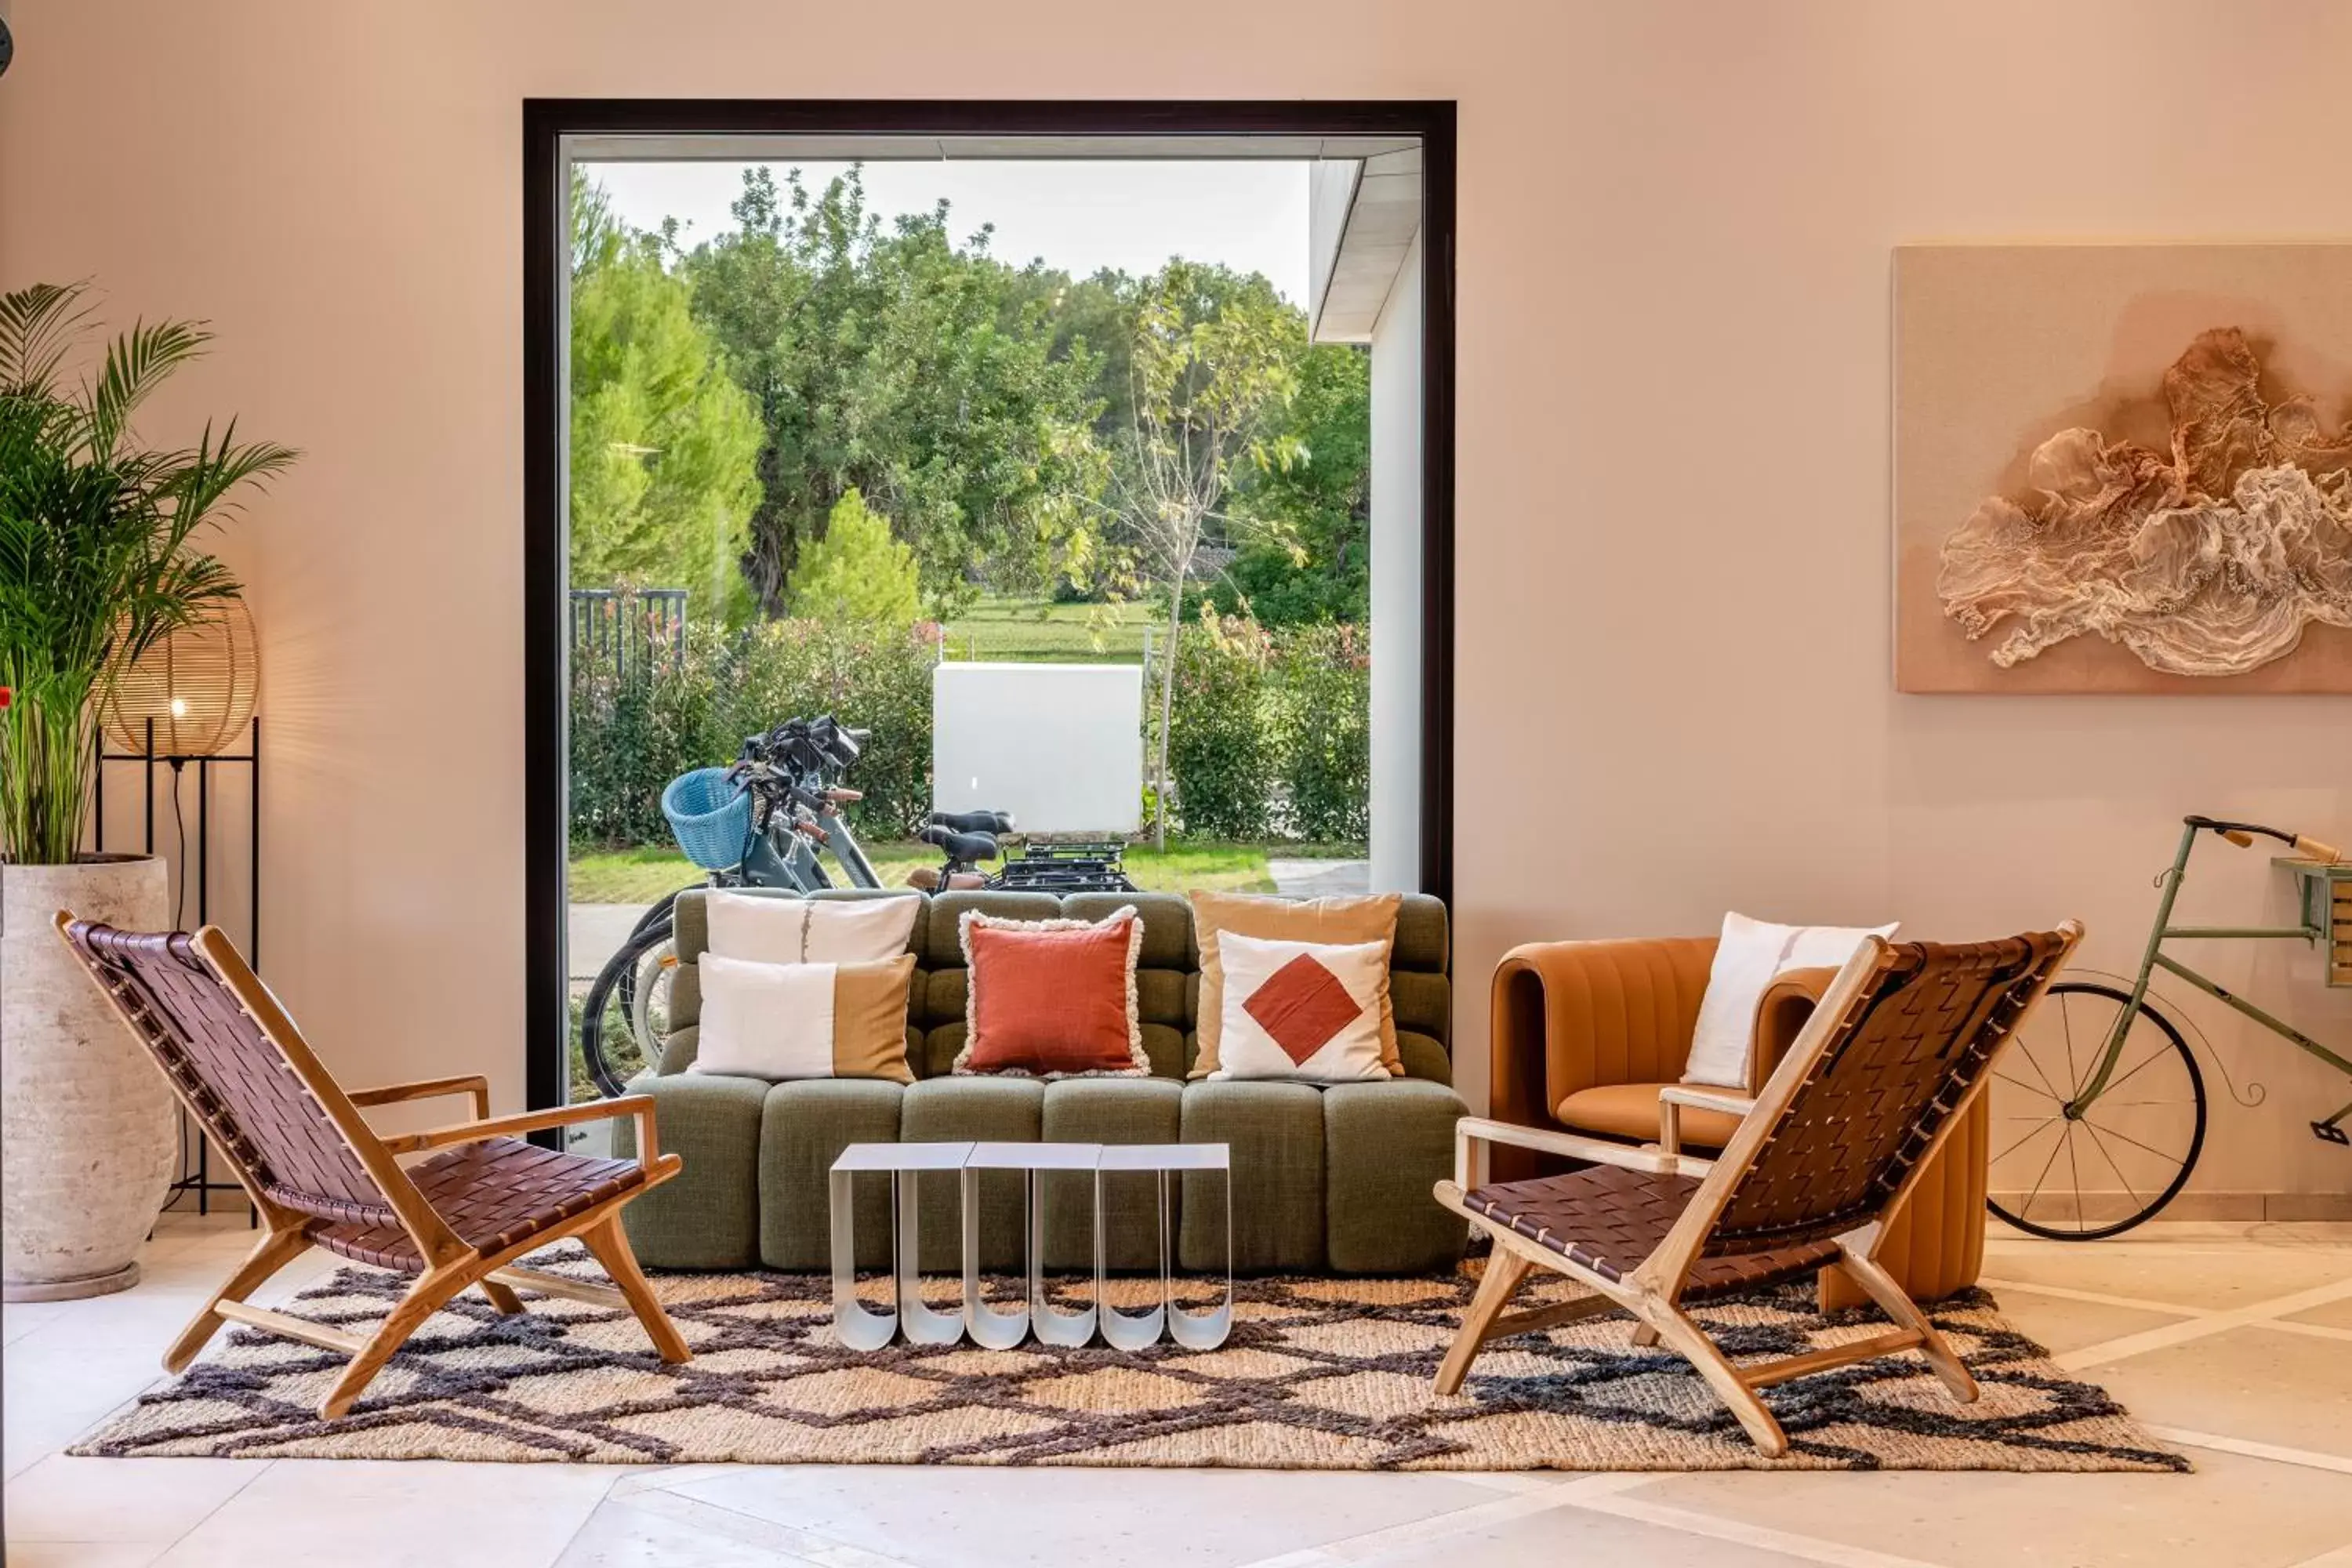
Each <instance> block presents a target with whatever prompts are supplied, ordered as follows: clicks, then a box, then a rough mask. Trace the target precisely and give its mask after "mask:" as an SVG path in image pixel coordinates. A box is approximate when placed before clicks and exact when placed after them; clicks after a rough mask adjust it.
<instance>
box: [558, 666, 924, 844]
mask: <svg viewBox="0 0 2352 1568" xmlns="http://www.w3.org/2000/svg"><path fill="white" fill-rule="evenodd" d="M937 641H938V628H937V627H936V626H917V627H914V628H912V629H908V628H898V629H887V628H877V627H849V626H822V625H819V624H818V623H816V622H814V621H769V622H764V623H761V624H760V625H758V626H752V627H751V628H749V629H747V630H744V631H741V632H728V631H725V630H723V629H721V628H718V627H711V626H697V627H694V628H692V629H690V630H689V631H688V634H687V636H686V638H685V640H684V643H683V645H682V646H680V647H676V648H658V649H656V650H654V652H653V653H652V655H651V657H649V658H632V659H631V661H630V662H629V664H628V667H627V668H626V670H625V672H616V671H615V670H614V668H612V667H611V666H610V665H598V664H592V663H589V662H587V661H585V660H583V661H581V662H578V663H575V664H574V666H573V667H572V748H571V749H572V837H574V838H575V839H577V840H579V841H581V842H583V843H593V844H604V845H632V844H658V843H661V842H663V841H665V840H667V838H668V837H669V824H668V823H667V821H666V820H665V819H664V818H663V816H662V814H661V792H662V790H663V788H664V787H665V786H666V785H667V784H668V783H669V781H670V780H671V779H673V778H676V777H677V775H678V774H679V773H685V772H687V771H688V770H689V769H693V768H700V767H714V766H719V765H721V764H724V763H730V762H732V761H733V760H734V759H735V756H736V754H737V752H740V750H741V749H742V744H743V738H744V737H745V736H747V735H751V734H754V733H757V732H758V731H762V730H765V729H767V728H768V727H769V726H771V725H772V724H774V723H776V722H778V721H781V720H783V719H788V718H793V717H794V716H799V717H803V718H814V717H815V716H816V715H818V714H820V713H831V714H833V715H835V717H837V718H839V719H840V720H841V721H843V722H844V723H847V724H855V725H857V726H859V727H861V728H867V729H871V730H872V731H873V732H874V733H873V737H872V739H871V740H870V741H868V742H866V751H865V754H864V755H863V756H861V757H860V758H859V759H858V761H857V763H856V766H855V767H854V768H852V769H851V770H850V773H849V775H848V779H847V782H848V783H849V784H850V785H851V787H853V788H856V789H859V790H862V791H864V792H865V795H866V798H865V799H864V800H863V801H860V802H859V803H857V804H856V805H853V806H851V807H849V808H848V809H849V813H850V820H851V823H852V825H853V826H855V827H856V830H857V831H858V832H859V833H860V834H862V835H866V836H867V837H877V838H898V837H904V836H905V835H906V834H907V832H908V829H909V827H910V826H912V825H913V824H914V823H915V822H916V821H917V820H919V818H920V817H921V816H922V815H923V814H924V813H925V812H926V811H928V810H929V808H930V794H931V789H930V771H931V675H930V672H931V665H932V663H933V662H934V661H935V660H936V659H937V658H938V652H937Z"/></svg>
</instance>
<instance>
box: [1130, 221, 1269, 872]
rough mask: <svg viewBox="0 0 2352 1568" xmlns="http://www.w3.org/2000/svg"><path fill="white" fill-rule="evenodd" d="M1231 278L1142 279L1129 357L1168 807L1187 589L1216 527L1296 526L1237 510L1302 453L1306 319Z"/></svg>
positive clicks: (1180, 273)
mask: <svg viewBox="0 0 2352 1568" xmlns="http://www.w3.org/2000/svg"><path fill="white" fill-rule="evenodd" d="M1233 276H1234V275H1233V274H1232V273H1231V272H1230V271H1227V270H1226V269H1223V268H1203V267H1199V266H1196V265H1194V264H1193V263H1192V262H1187V261H1181V260H1176V261H1171V262H1170V263H1169V264H1168V265H1167V267H1166V268H1162V269H1161V270H1160V272H1158V273H1156V274H1154V275H1153V276H1152V277H1150V279H1146V280H1145V281H1144V283H1143V284H1142V286H1141V289H1140V290H1139V300H1138V305H1137V310H1136V326H1135V338H1134V344H1133V353H1132V359H1131V361H1130V365H1131V371H1132V384H1133V399H1134V415H1133V417H1132V420H1131V422H1130V424H1129V428H1128V432H1127V437H1126V440H1125V441H1124V443H1123V444H1122V447H1121V450H1120V453H1119V461H1118V465H1117V466H1116V468H1114V470H1113V474H1114V495H1115V498H1116V504H1117V508H1118V522H1119V527H1120V531H1121V537H1122V540H1123V542H1124V543H1125V545H1126V547H1127V558H1128V561H1129V564H1130V567H1131V570H1132V572H1133V574H1134V576H1135V578H1136V579H1137V580H1138V581H1139V582H1141V583H1146V584H1150V585H1152V586H1154V587H1155V588H1157V589H1158V590H1159V592H1160V594H1161V595H1163V596H1164V599H1165V603H1166V605H1167V609H1168V625H1167V632H1168V637H1167V640H1166V642H1165V643H1163V644H1162V645H1161V646H1162V648H1163V650H1164V651H1163V654H1162V657H1161V658H1160V671H1161V673H1160V745H1159V755H1158V758H1157V764H1156V766H1155V767H1154V769H1153V773H1152V781H1153V788H1154V791H1155V798H1156V799H1158V800H1159V801H1160V802H1162V803H1165V802H1166V801H1167V799H1168V798H1169V796H1168V782H1169V773H1168V746H1169V728H1170V725H1171V722H1172V721H1173V719H1174V712H1175V703H1176V686H1177V680H1178V671H1179V668H1180V666H1181V662H1182V661H1181V637H1182V634H1183V630H1184V588H1185V585H1186V584H1188V583H1190V582H1191V581H1192V577H1193V574H1194V570H1195V568H1196V567H1197V566H1198V564H1199V563H1200V561H1201V549H1202V544H1203V543H1204V542H1206V541H1207V537H1208V532H1207V531H1208V530H1209V529H1210V528H1211V527H1212V526H1213V525H1215V526H1218V527H1220V528H1222V529H1223V530H1226V531H1244V532H1255V533H1260V534H1265V535H1269V536H1273V537H1276V538H1277V539H1279V537H1280V535H1281V533H1282V532H1283V531H1284V530H1285V529H1286V521H1285V520H1282V519H1280V518H1274V517H1261V516H1255V515H1253V514H1250V513H1246V512H1241V511H1231V510H1224V509H1225V504H1226V501H1227V500H1228V498H1229V497H1230V496H1231V495H1232V494H1233V493H1234V489H1235V487H1236V486H1237V485H1238V484H1239V483H1241V482H1242V479H1243V478H1244V475H1245V474H1247V473H1252V472H1264V471H1271V470H1275V469H1279V468H1288V467H1289V466H1290V465H1291V464H1292V463H1293V462H1294V461H1295V460H1296V459H1297V456H1298V452H1299V444H1298V441H1297V437H1295V436H1293V435H1291V434H1289V433H1287V432H1286V431H1284V430H1282V429H1281V428H1280V421H1281V416H1282V414H1283V411H1284V410H1286V408H1287V407H1288V406H1289V405H1290V402H1291V399H1292V398H1293V397H1294V396H1295V395H1297V389H1298V373H1297V363H1298V359H1299V356H1300V355H1301V354H1302V353H1304V352H1305V350H1306V345H1307V331H1306V322H1305V321H1304V320H1303V319H1302V318H1301V317H1300V315H1299V312H1298V311H1297V310H1296V309H1294V308H1292V307H1290V306H1287V305H1286V304H1284V303H1283V302H1282V300H1281V299H1280V298H1279V297H1278V296H1277V295H1276V293H1275V292H1274V289H1273V288H1272V287H1271V286H1270V285H1268V284H1267V283H1266V281H1265V279H1263V278H1253V279H1248V280H1246V284H1245V286H1244V287H1242V288H1239V289H1228V288H1227V286H1226V285H1227V281H1228V280H1230V279H1232V278H1233ZM1286 547H1287V545H1286ZM1168 815H1169V814H1168V811H1167V809H1166V808H1165V805H1164V804H1163V805H1162V806H1161V808H1160V810H1158V811H1156V812H1155V813H1154V814H1153V816H1154V820H1153V824H1152V834H1153V842H1154V843H1155V844H1156V845H1157V846H1158V847H1161V848H1165V847H1167V842H1168Z"/></svg>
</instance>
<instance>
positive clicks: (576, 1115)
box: [383, 1094, 661, 1170]
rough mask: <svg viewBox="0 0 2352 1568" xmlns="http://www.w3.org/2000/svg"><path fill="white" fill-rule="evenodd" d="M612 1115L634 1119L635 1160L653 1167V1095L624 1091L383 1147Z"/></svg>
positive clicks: (464, 1139)
mask: <svg viewBox="0 0 2352 1568" xmlns="http://www.w3.org/2000/svg"><path fill="white" fill-rule="evenodd" d="M615 1116H634V1117H635V1118H636V1121H637V1163H638V1164H640V1165H642V1166H644V1167H645V1168H646V1169H647V1170H651V1169H653V1167H654V1165H655V1164H656V1163H657V1162H658V1161H659V1160H660V1158H661V1142H660V1139H659V1137H658V1136H657V1135H656V1131H655V1127H654V1097H653V1096H652V1095H650V1094H625V1095H623V1096H621V1097H620V1098H619V1099H618V1100H596V1101H594V1102H593V1103H591V1104H588V1105H559V1106H556V1107H554V1108H553V1109H551V1110H522V1111H517V1112H516V1113H515V1114H514V1115H512V1116H492V1117H488V1118H485V1119H483V1120H481V1121H467V1122H464V1123H461V1124H459V1125H458V1126H456V1127H435V1128H430V1129H428V1130H426V1131H423V1132H408V1133H403V1134H401V1135H400V1136H398V1137H394V1138H387V1139H385V1140H384V1141H383V1146H384V1147H385V1148H386V1149H388V1150H390V1151H391V1152H394V1153H395V1154H416V1153H422V1152H424V1151H425V1150H427V1149H446V1148H449V1147H450V1146H451V1145H453V1144H457V1143H478V1142H482V1140H484V1139H486V1138H510V1137H513V1136H514V1135H515V1134H517V1133H521V1132H537V1131H541V1130H542V1129H545V1128H549V1127H569V1126H572V1125H573V1124H574V1123H576V1122H582V1121H608V1120H610V1119H611V1118H613V1117H615Z"/></svg>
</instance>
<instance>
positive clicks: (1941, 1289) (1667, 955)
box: [1488, 936, 1990, 1307]
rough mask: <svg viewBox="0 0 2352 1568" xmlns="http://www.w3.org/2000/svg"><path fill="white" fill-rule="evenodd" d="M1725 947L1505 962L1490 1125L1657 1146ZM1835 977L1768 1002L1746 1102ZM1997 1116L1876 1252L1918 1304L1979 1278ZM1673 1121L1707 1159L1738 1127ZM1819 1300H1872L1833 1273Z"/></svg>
mask: <svg viewBox="0 0 2352 1568" xmlns="http://www.w3.org/2000/svg"><path fill="white" fill-rule="evenodd" d="M1715 946H1716V939H1715V938H1713V937H1711V936H1710V937H1664V938H1645V939H1633V940H1624V941H1611V942H1537V943H1531V944H1529V945H1528V946H1525V947H1517V948H1514V949H1512V950H1511V951H1510V952H1507V953H1506V954H1504V955H1503V962H1502V963H1501V964H1500V965H1499V966H1497V968H1496V971H1495V989H1494V1030H1493V1034H1492V1037H1491V1038H1490V1041H1489V1045H1488V1050H1489V1053H1490V1056H1491V1060H1492V1076H1491V1078H1490V1079H1489V1080H1488V1081H1489V1085H1490V1088H1489V1091H1488V1092H1489V1095H1490V1097H1491V1099H1490V1111H1489V1114H1491V1115H1492V1116H1493V1117H1494V1119H1495V1120H1496V1121H1508V1122H1513V1123H1516V1124H1517V1125H1518V1126H1522V1127H1558V1128H1565V1129H1567V1130H1569V1131H1576V1132H1584V1133H1596V1134H1600V1135H1601V1136H1605V1137H1611V1138H1622V1139H1624V1140H1625V1141H1627V1142H1635V1143H1655V1142H1660V1141H1661V1138H1662V1136H1663V1135H1664V1111H1663V1110H1662V1107H1661V1105H1660V1101H1659V1090H1660V1089H1664V1088H1665V1087H1667V1086H1668V1085H1672V1084H1676V1083H1678V1082H1679V1081H1680V1079H1681V1078H1682V1074H1683V1068H1684V1064H1685V1061H1686V1060H1687V1059H1688V1058H1689V1055H1690V1045H1691V1033H1692V1030H1693V1029H1694V1028H1695V1027H1696V1025H1697V1022H1698V1005H1699V998H1700V997H1701V996H1702V995H1704V994H1706V976H1707V970H1708V968H1709V967H1710V966H1711V965H1712V964H1713V963H1714V962H1715ZM1831 974H1832V971H1830V970H1826V969H1820V970H1798V971H1794V972H1791V973H1788V974H1784V975H1782V976H1781V977H1780V979H1779V980H1777V981H1775V982H1774V983H1773V984H1772V986H1771V987H1770V988H1769V990H1767V991H1766V992H1765V994H1764V999H1763V1001H1762V1002H1761V1004H1759V1006H1758V1008H1757V1027H1756V1040H1757V1049H1756V1051H1755V1053H1754V1058H1753V1060H1752V1061H1751V1063H1750V1066H1749V1081H1748V1085H1747V1089H1746V1091H1745V1095H1746V1097H1749V1098H1752V1097H1753V1096H1754V1095H1755V1093H1756V1091H1757V1090H1758V1089H1761V1088H1762V1087H1763V1084H1764V1080H1765V1079H1767V1078H1769V1077H1770V1076H1771V1071H1772V1068H1775V1067H1776V1066H1778V1065H1779V1064H1780V1058H1781V1056H1782V1055H1783V1054H1784V1053H1785V1052H1786V1051H1787V1050H1788V1047H1789V1045H1790V1042H1791V1041H1793V1040H1794V1039H1795V1038H1796V1037H1797V1032H1798V1030H1800V1029H1801V1028H1802V1027H1803V1026H1804V1023H1805V1020H1806V1019H1807V1018H1808V1017H1809V1016H1811V1013H1812V1009H1813V1004H1814V1002H1815V1001H1816V1000H1817V999H1818V998H1819V997H1820V995H1821V994H1822V989H1823V988H1824V987H1825V986H1826V985H1827V984H1828V983H1829V980H1830V977H1831ZM1737 1094H1738V1091H1733V1090H1715V1091H1710V1092H1709V1093H1708V1094H1706V1095H1704V1096H1694V1097H1692V1098H1706V1099H1713V1098H1724V1097H1733V1096H1736V1095H1737ZM1987 1115H1988V1111H1987V1108H1986V1106H1985V1104H1983V1103H1981V1102H1980V1103H1979V1104H1978V1105H1977V1106H1976V1107H1975V1108H1974V1109H1973V1110H1970V1111H1969V1114H1968V1117H1967V1118H1966V1120H1965V1121H1962V1123H1961V1124H1960V1126H1959V1127H1958V1128H1957V1129H1955V1130H1954V1131H1953V1133H1952V1135H1951V1137H1950V1139H1949V1140H1948V1142H1947V1143H1946V1144H1945V1146H1944V1148H1943V1149H1942V1150H1940V1151H1938V1152H1937V1155H1936V1158H1935V1160H1934V1161H1933V1162H1932V1163H1930V1165H1929V1166H1928V1168H1927V1171H1926V1173H1924V1174H1923V1175H1922V1177H1921V1178H1920V1183H1919V1185H1918V1187H1917V1188H1916V1190H1915V1191H1914V1193H1913V1195H1912V1198H1911V1201H1910V1203H1909V1204H1908V1205H1906V1207H1905V1209H1904V1211H1903V1212H1902V1213H1901V1214H1900V1215H1897V1216H1896V1217H1895V1222H1894V1225H1893V1227H1892V1230H1891V1232H1890V1234H1889V1236H1888V1238H1887V1244H1886V1246H1885V1249H1884V1250H1882V1252H1881V1253H1880V1255H1879V1258H1880V1261H1881V1262H1882V1263H1884V1264H1885V1265H1886V1268H1887V1270H1888V1272H1890V1273H1892V1274H1893V1275H1894V1276H1895V1278H1896V1279H1898V1280H1900V1281H1901V1282H1902V1284H1903V1287H1904V1289H1906V1290H1907V1291H1909V1292H1910V1293H1911V1295H1912V1296H1913V1297H1915V1298H1916V1299H1918V1300H1933V1299H1935V1298H1937V1297H1941V1296H1948V1295H1950V1294H1951V1293H1952V1292H1954V1291H1956V1290H1959V1289H1965V1288H1966V1287H1968V1286H1969V1285H1971V1284H1973V1283H1975V1281H1976V1278H1977V1275H1978V1273H1979V1270H1980V1269H1981V1268H1982V1267H1983V1262H1984V1205H1985V1156H1986V1153H1987V1147H1986V1138H1987V1136H1988V1130H1989V1125H1990V1124H1989V1123H1988V1121H1987V1120H1986V1118H1987ZM1675 1121H1677V1123H1678V1127H1677V1131H1678V1133H1679V1139H1680V1142H1682V1143H1683V1144H1684V1145H1685V1146H1686V1147H1689V1148H1691V1149H1693V1150H1696V1151H1698V1152H1706V1151H1709V1150H1713V1149H1719V1148H1721V1147H1722V1146H1723V1144H1724V1143H1725V1142H1727V1141H1728V1140H1729V1138H1730V1136H1731V1132H1732V1130H1733V1129H1734V1128H1736V1127H1737V1126H1738V1121H1739V1119H1738V1115H1737V1114H1735V1113H1733V1112H1732V1111H1730V1110H1717V1109H1712V1108H1707V1107H1704V1106H1692V1105H1687V1104H1686V1105H1684V1106H1681V1107H1678V1108H1676V1110H1675ZM1494 1160H1495V1164H1494V1175H1493V1179H1494V1180H1496V1181H1516V1180H1518V1179H1520V1178H1523V1177H1527V1176H1533V1175H1540V1174H1543V1173H1545V1171H1546V1164H1545V1161H1544V1157H1543V1156H1540V1155H1536V1154H1532V1153H1530V1152H1528V1151H1524V1150H1505V1149H1503V1148H1499V1147H1498V1148H1496V1150H1495V1152H1494ZM1821 1296H1822V1305H1823V1306H1824V1307H1839V1306H1846V1305H1850V1304H1853V1303H1855V1302H1859V1301H1862V1300H1865V1298H1864V1295H1863V1294H1862V1292H1861V1290H1860V1289H1858V1288H1856V1287H1855V1286H1854V1285H1853V1283H1852V1282H1851V1281H1849V1280H1847V1279H1844V1277H1843V1276H1842V1275H1839V1274H1837V1273H1835V1272H1834V1271H1829V1272H1825V1273H1823V1275H1822V1285H1821Z"/></svg>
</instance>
